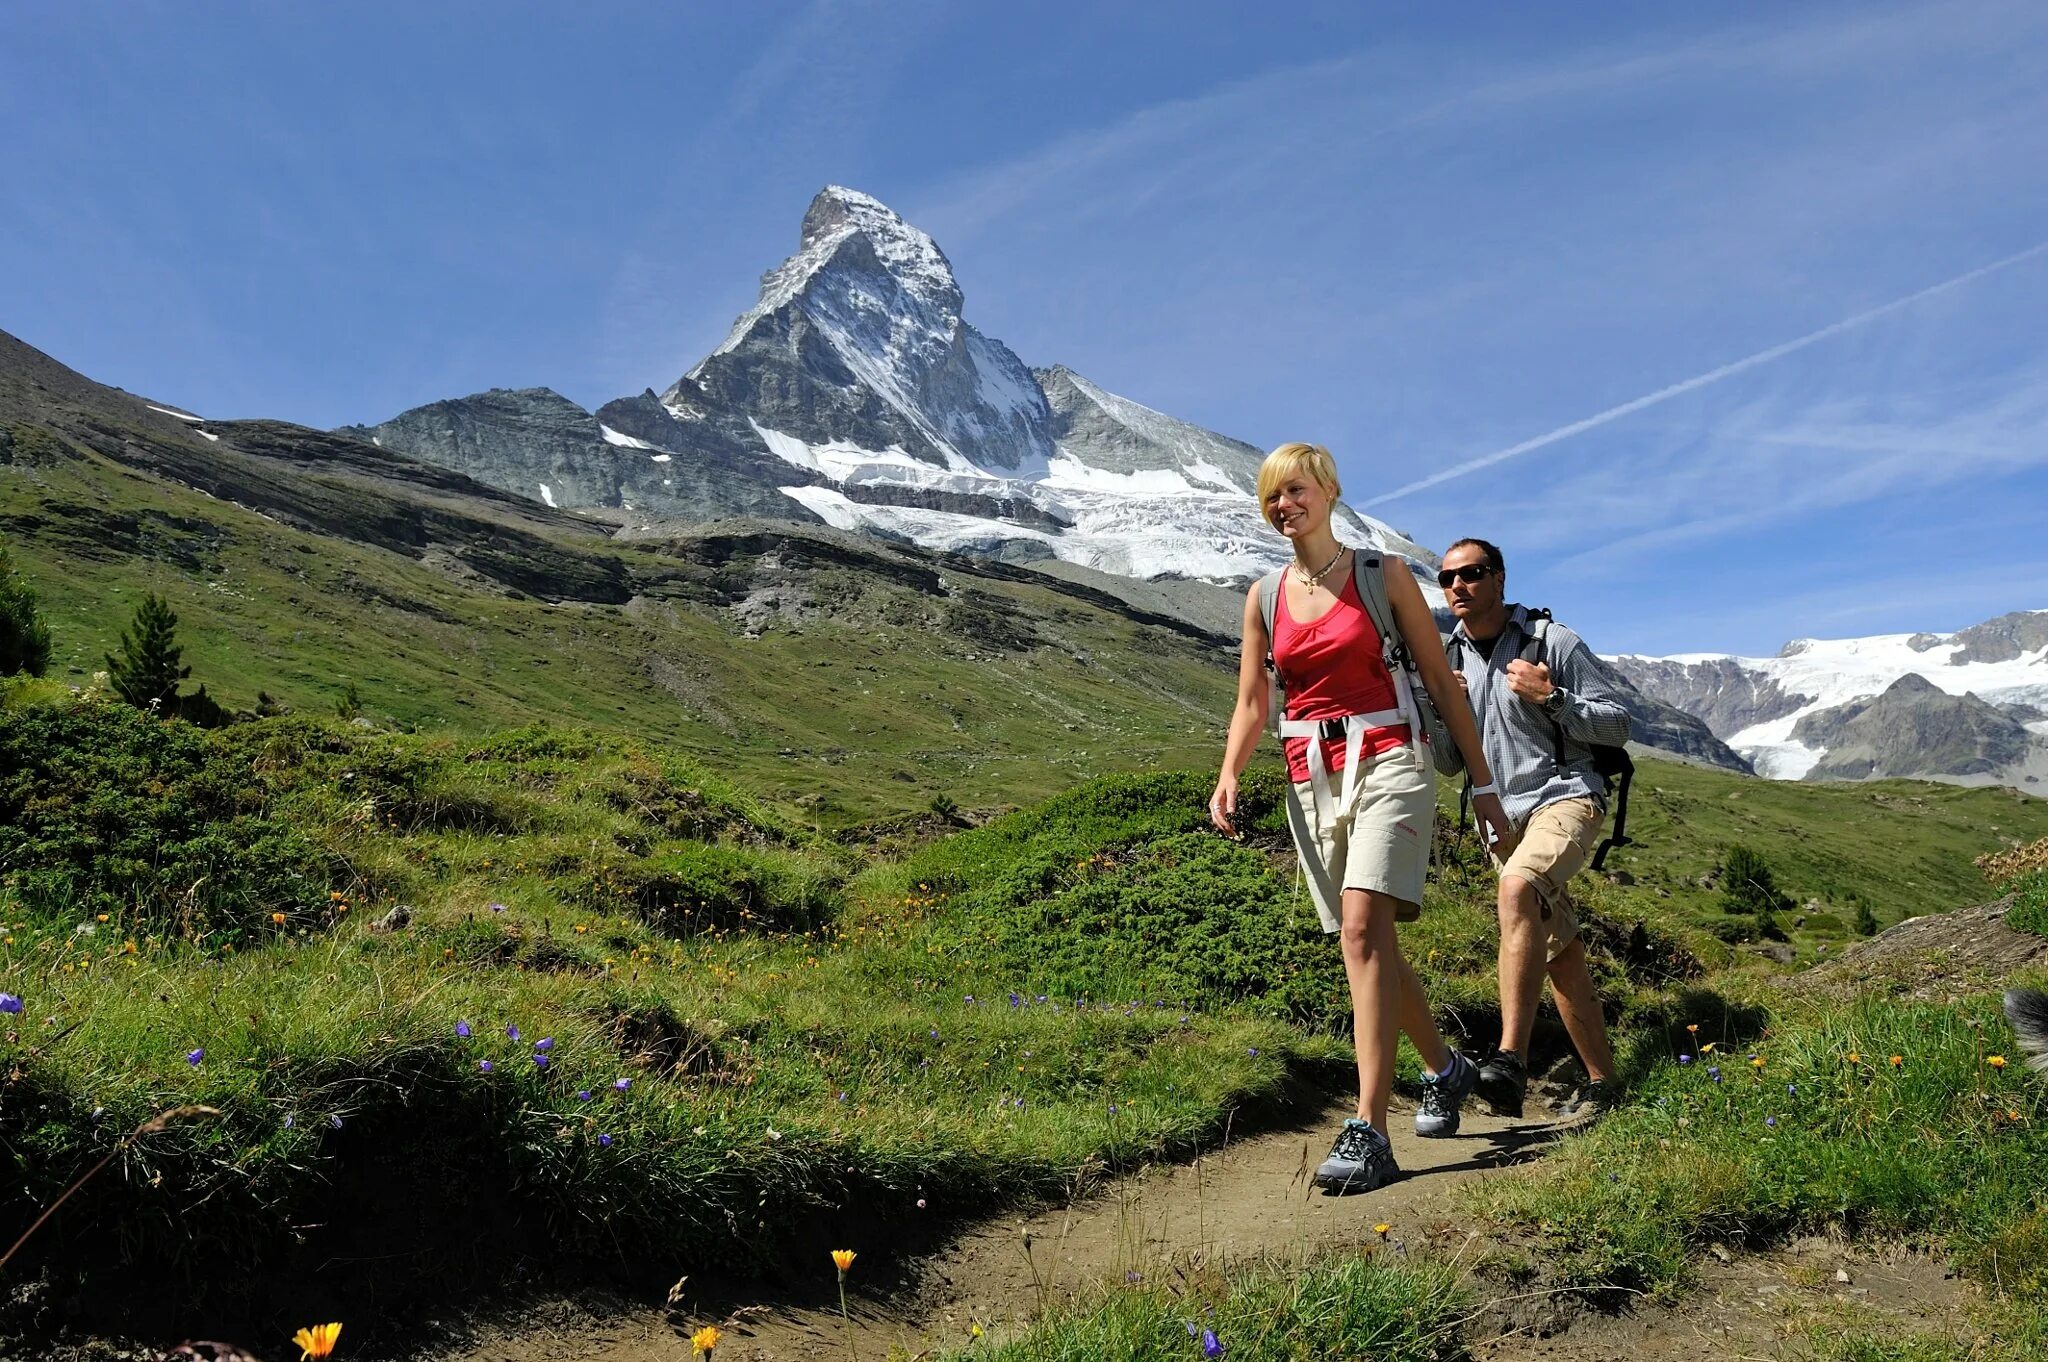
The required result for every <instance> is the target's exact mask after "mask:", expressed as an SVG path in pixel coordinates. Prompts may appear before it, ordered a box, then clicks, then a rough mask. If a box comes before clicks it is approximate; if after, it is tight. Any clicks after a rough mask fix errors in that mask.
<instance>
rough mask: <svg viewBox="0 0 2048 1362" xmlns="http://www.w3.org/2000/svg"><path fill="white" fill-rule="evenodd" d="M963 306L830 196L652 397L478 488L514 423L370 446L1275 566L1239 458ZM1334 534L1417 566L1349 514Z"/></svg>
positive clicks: (1092, 548)
mask: <svg viewBox="0 0 2048 1362" xmlns="http://www.w3.org/2000/svg"><path fill="white" fill-rule="evenodd" d="M964 307H965V299H964V298H963V296H962V293H961V290H960V285H959V281H958V280H957V279H956V278H955V276H954V273H953V267H952V265H951V263H950V262H949V261H948V260H947V258H946V255H945V252H944V251H942V250H940V248H939V245H938V243H937V242H935V241H933V240H932V238H931V237H930V236H929V235H927V234H926V233H925V232H923V231H921V230H919V229H918V228H917V227H914V226H912V225H911V224H910V223H908V222H906V221H905V220H904V219H903V218H902V217H901V216H900V215H899V214H897V213H896V212H894V211H893V210H891V209H890V208H889V207H888V206H887V205H885V204H883V203H882V202H881V201H880V200H878V199H876V198H874V197H873V196H871V195H868V194H864V193H861V192H859V191H858V190H854V189H849V188H846V187H845V186H842V185H828V186H826V188H824V189H823V190H821V191H820V192H819V193H818V195H817V196H816V197H815V198H813V199H812V200H811V203H810V206H809V207H808V209H807V210H806V211H805V213H804V218H803V226H802V230H801V231H800V232H799V234H798V242H797V249H796V252H795V253H794V254H793V255H791V256H790V257H789V258H787V259H786V260H784V261H782V262H781V263H780V264H779V265H777V266H775V267H774V268H773V269H771V270H769V271H768V272H767V273H766V274H765V275H763V276H762V279H761V291H760V296H759V297H758V299H757V300H756V301H755V303H754V305H753V306H752V307H750V308H748V309H747V310H746V311H745V312H743V313H742V314H741V315H740V316H739V318H738V319H737V320H736V321H735V322H734V323H733V326H732V329H731V331H730V332H729V333H728V334H727V336H726V338H725V340H724V341H723V342H722V343H720V345H719V346H718V348H717V349H716V350H714V351H713V352H712V353H711V354H710V355H708V356H706V357H705V359H704V360H703V361H702V362H701V363H699V364H697V365H696V366H695V367H693V368H692V369H690V371H689V372H688V373H686V374H684V375H683V376H682V377H680V378H678V379H677V380H676V381H675V382H674V383H672V384H670V385H669V387H668V388H667V389H666V390H665V391H664V392H662V393H661V394H660V395H659V396H658V397H657V396H656V395H655V394H654V393H653V392H651V391H650V392H647V393H643V394H641V395H639V396H635V397H627V398H620V399H618V400H617V401H614V402H610V403H607V404H606V405H605V406H603V407H601V408H600V409H599V410H598V411H597V412H595V413H585V412H581V411H580V409H579V410H577V411H575V412H573V413H570V414H569V416H570V417H573V419H566V418H565V419H564V420H561V421H558V422H557V423H556V427H559V428H554V427H551V428H550V431H549V433H548V438H547V439H546V440H541V439H538V438H525V437H523V436H522V437H521V440H520V441H519V442H518V445H517V451H516V452H517V455H518V457H517V459H516V460H511V459H508V461H507V467H506V469H505V471H504V473H503V475H502V477H501V478H494V477H492V476H490V475H489V474H488V473H487V472H486V471H485V470H486V469H487V468H488V466H489V465H490V462H491V455H490V452H489V450H488V449H487V448H486V447H485V446H487V445H489V444H490V443H491V442H493V441H500V442H502V441H503V440H504V439H505V438H506V435H505V433H506V432H513V433H517V431H518V430H520V429H523V428H524V427H523V426H522V425H521V424H520V423H522V422H523V423H525V424H526V425H531V424H532V422H533V421H534V420H536V419H538V418H537V417H536V416H535V415H534V414H532V413H527V412H525V411H524V410H522V411H520V412H518V413H513V414H511V415H506V414H502V413H496V414H490V415H489V419H488V420H485V421H480V422H479V423H478V424H479V430H480V432H481V433H480V434H479V435H478V437H477V438H476V439H474V440H471V441H468V442H467V443H460V442H458V441H457V440H456V438H455V435H454V434H451V429H452V427H451V422H450V421H449V420H447V419H442V414H441V413H439V412H438V410H437V412H436V413H435V419H434V420H419V419H411V417H412V414H411V413H408V414H407V415H406V416H402V417H399V418H396V419H394V420H393V421H391V422H386V423H385V424H384V425H382V426H379V427H376V428H375V432H374V433H375V434H376V435H377V436H378V437H379V438H383V439H385V440H386V442H387V443H390V442H391V441H392V440H393V439H395V438H402V439H404V440H406V441H407V443H408V446H409V452H414V453H416V454H418V455H419V456H420V457H425V458H433V459H436V460H437V461H438V460H440V459H457V458H460V459H463V460H465V461H466V462H465V463H464V465H463V466H464V467H466V468H471V467H473V468H474V469H475V470H476V472H477V475H478V476H480V477H485V478H486V480H495V481H498V482H499V485H501V486H507V487H510V488H512V489H513V490H517V491H521V492H523V493H524V494H526V495H532V494H533V490H532V489H533V488H534V487H536V486H538V485H540V484H542V483H545V485H546V486H547V487H548V489H549V491H548V495H550V496H552V497H554V498H556V500H557V501H559V502H560V504H561V505H563V506H564V507H575V506H601V507H605V508H609V509H612V510H632V511H633V512H634V513H635V514H636V515H640V516H645V517H647V518H649V519H650V520H652V519H655V518H665V517H675V518H684V519H701V518H704V517H705V516H706V515H707V514H708V513H709V512H711V511H713V510H717V511H724V512H730V511H732V510H734V509H743V510H745V511H746V512H747V513H749V514H762V513H764V510H765V512H766V513H767V514H771V515H772V514H781V515H786V516H788V517H791V518H794V519H800V520H822V521H825V522H826V523H828V524H831V525H833V526H836V527H839V528H842V529H853V530H862V531H866V532H870V533H875V534H880V535H885V536H889V537H893V538H901V539H909V540H912V541H914V542H916V543H919V544H923V545H926V546H928V547H933V548H943V549H949V550H954V551H958V552H965V553H972V554H978V555H983V556H990V557H1000V558H1008V559H1014V560H1019V561H1028V560H1034V559H1048V558H1057V559H1062V560H1065V561H1068V562H1072V563H1077V564H1080V565H1081V566H1084V567H1090V568H1097V569H1100V570H1103V571H1106V572H1111V573H1116V574H1119V575H1123V576H1130V577H1146V578H1150V577H1190V578H1202V579H1207V580H1210V581H1220V582H1231V581H1242V580H1244V579H1245V578H1248V577H1251V576H1255V575H1257V574H1258V573H1261V572H1264V571H1267V570H1269V569H1271V568H1273V567H1276V566H1278V565H1279V564H1281V563H1283V562H1285V561H1287V559H1288V557H1289V556H1290V551H1289V548H1288V545H1287V542H1286V541H1285V540H1284V539H1282V538H1281V537H1280V536H1279V535H1278V534H1276V533H1275V532H1274V531H1273V529H1272V528H1271V527H1270V526H1268V525H1267V524H1266V523H1265V521H1264V520H1263V519H1262V518H1261V517H1260V515H1259V511H1258V507H1257V505H1256V502H1255V491H1254V488H1255V484H1256V481H1257V476H1258V467H1259V463H1260V461H1261V459H1262V458H1263V457H1264V455H1263V453H1262V452H1261V451H1260V450H1259V449H1257V448H1255V447H1253V446H1252V445H1249V444H1246V443H1244V442H1243V441H1241V440H1233V439H1229V438H1228V437H1226V436H1222V435H1218V434H1216V433H1215V432H1213V431H1209V430H1204V429H1203V428H1201V427H1200V426H1197V425H1193V424H1191V423H1189V422H1187V421H1183V420H1179V419H1177V418H1175V417H1172V416H1169V415H1167V414H1166V413H1164V412H1160V411H1155V410H1153V409H1152V408H1150V407H1147V406H1144V405H1142V404H1141V403H1138V402H1134V401H1132V400H1130V399H1128V398H1125V397H1120V396H1118V395H1117V394H1115V393H1112V392H1109V391H1107V390H1105V389H1103V388H1102V387H1100V386H1099V385H1097V384H1095V383H1093V382H1091V381H1089V380H1088V379H1086V378H1084V377H1082V376H1081V375H1079V374H1077V373H1074V372H1073V371H1072V370H1070V369H1066V368H1064V367H1060V366H1054V367H1051V368H1047V369H1041V370H1033V369H1032V368H1030V367H1029V366H1027V365H1026V364H1025V363H1024V361H1023V360H1021V359H1020V358H1018V356H1017V355H1016V354H1015V353H1014V352H1012V351H1011V350H1010V348H1009V347H1008V346H1006V345H1004V344H1003V343H1002V342H1001V341H999V340H996V339H994V338H992V337H989V336H985V335H983V334H982V333H981V332H980V331H978V330H976V329H975V328H974V327H973V326H972V325H971V324H969V323H968V322H967V321H966V320H965V317H964V315H963V310H964ZM445 405H449V406H452V407H456V408H461V409H463V410H464V411H465V412H466V411H467V410H468V409H469V408H471V407H479V408H481V407H484V406H488V405H490V404H489V403H488V402H486V401H485V399H484V397H482V396H481V395H480V396H479V397H477V398H466V399H462V400H461V401H460V402H458V403H454V404H445ZM499 405H502V404H499ZM423 410H424V409H423ZM510 447H511V446H509V445H508V448H510ZM1337 532H1338V535H1339V537H1340V538H1342V539H1343V540H1344V541H1345V542H1347V543H1350V544H1355V545H1359V546H1361V547H1367V548H1380V549H1386V550H1391V551H1394V552H1397V553H1400V554H1403V555H1405V556H1407V557H1409V558H1411V559H1413V560H1414V561H1415V562H1416V563H1417V564H1418V565H1419V567H1422V568H1428V567H1431V566H1434V563H1435V556H1434V555H1432V554H1430V553H1428V552H1427V551H1425V550H1423V549H1421V548H1420V547H1419V546H1417V545H1415V544H1413V543H1410V542H1409V541H1408V540H1406V539H1405V538H1403V537H1402V536H1400V535H1399V534H1397V533H1396V532H1395V531H1394V530H1392V529H1391V528H1389V527H1388V526H1386V525H1384V524H1382V523H1380V522H1379V521H1376V520H1371V519H1369V518H1366V517H1363V516H1359V515H1357V514H1355V513H1354V512H1352V511H1351V510H1350V509H1349V508H1344V509H1343V510H1342V511H1341V512H1340V514H1339V518H1338V523H1337ZM1424 585H1425V588H1426V592H1427V593H1428V594H1431V595H1433V594H1434V593H1435V584H1434V582H1433V581H1426V582H1425V583H1424Z"/></svg>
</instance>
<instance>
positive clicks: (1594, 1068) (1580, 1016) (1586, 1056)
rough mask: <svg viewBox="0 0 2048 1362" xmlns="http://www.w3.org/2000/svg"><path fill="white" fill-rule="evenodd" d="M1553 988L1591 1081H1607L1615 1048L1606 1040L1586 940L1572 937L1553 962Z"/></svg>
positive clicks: (1551, 977) (1605, 1023)
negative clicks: (1587, 962) (1587, 956)
mask: <svg viewBox="0 0 2048 1362" xmlns="http://www.w3.org/2000/svg"><path fill="white" fill-rule="evenodd" d="M1550 990H1551V993H1552V994H1553V995H1554V996H1555V997H1556V999H1557V1015H1558V1016H1559V1017H1561V1018H1563V1019H1564V1029H1565V1032H1566V1034H1568V1035H1570V1036H1571V1038H1572V1047H1573V1048H1574V1049H1576V1050H1577V1051H1578V1052H1579V1060H1580V1062H1581V1063H1583V1064H1584V1065H1585V1066H1586V1078H1587V1079H1588V1081H1590V1082H1594V1083H1604V1082H1606V1081H1607V1080H1608V1079H1610V1078H1612V1077H1613V1076H1614V1050H1613V1048H1612V1047H1611V1046H1609V1045H1608V1043H1607V1018H1606V1016H1605V1015H1603V1014H1602V1013H1601V1011H1600V998H1599V995H1598V994H1597V993H1595V992H1594V990H1593V972H1592V970H1590V969H1588V968H1587V967H1586V942H1585V938H1583V937H1576V936H1575V937H1573V938H1572V942H1571V944H1570V945H1569V946H1566V947H1565V948H1564V949H1563V950H1562V951H1560V952H1559V953H1558V957H1557V959H1555V960H1553V961H1551V962H1550Z"/></svg>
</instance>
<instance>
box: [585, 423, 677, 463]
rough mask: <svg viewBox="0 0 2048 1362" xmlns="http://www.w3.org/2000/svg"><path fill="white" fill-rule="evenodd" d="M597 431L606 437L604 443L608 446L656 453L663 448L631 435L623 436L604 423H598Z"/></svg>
mask: <svg viewBox="0 0 2048 1362" xmlns="http://www.w3.org/2000/svg"><path fill="white" fill-rule="evenodd" d="M597 429H598V433H599V434H601V435H603V436H604V442H605V443H606V444H608V445H617V446H618V447H619V448H621V449H645V450H649V451H655V450H659V449H660V448H661V446H660V445H657V444H650V443H649V442H648V441H646V440H641V439H636V438H635V437H633V436H631V435H624V434H621V433H620V432H618V431H616V430H613V429H612V428H611V427H610V426H608V425H605V424H604V423H603V422H599V423H598V427H597ZM664 457H666V456H664Z"/></svg>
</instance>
